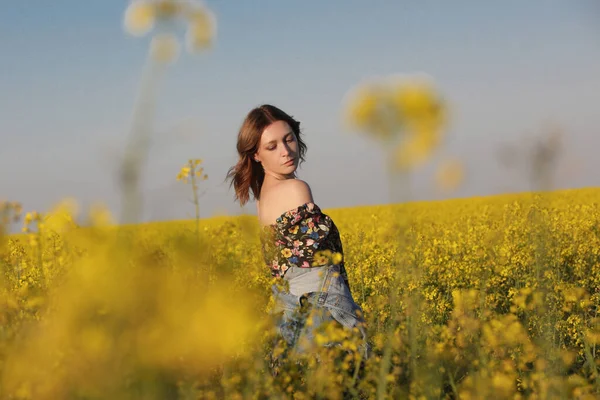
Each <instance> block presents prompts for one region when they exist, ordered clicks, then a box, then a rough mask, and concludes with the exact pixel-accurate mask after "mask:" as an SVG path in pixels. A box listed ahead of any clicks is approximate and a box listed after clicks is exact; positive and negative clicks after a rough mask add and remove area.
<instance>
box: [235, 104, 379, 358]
mask: <svg viewBox="0 0 600 400" xmlns="http://www.w3.org/2000/svg"><path fill="white" fill-rule="evenodd" d="M237 150H238V153H239V161H238V163H237V164H236V165H235V166H233V167H232V168H231V169H230V170H229V173H228V175H227V176H228V178H230V179H231V180H232V182H231V183H232V185H233V186H234V188H235V199H236V200H238V201H239V202H240V204H241V205H244V204H245V203H246V202H248V201H249V199H250V191H252V195H253V197H254V199H255V200H256V206H257V211H258V219H259V222H260V225H261V228H262V230H261V233H262V235H261V243H262V250H263V255H264V258H265V262H266V263H267V266H268V267H269V268H270V270H271V273H272V275H273V276H274V277H277V278H280V279H281V281H280V282H281V283H283V284H284V285H279V284H275V285H273V288H272V289H273V295H274V297H275V312H276V313H281V318H280V320H279V333H280V334H281V336H282V338H283V339H284V340H285V342H286V344H287V348H288V349H290V348H291V349H293V350H294V351H296V352H306V351H307V350H309V348H310V346H311V345H313V344H314V341H313V339H314V338H315V331H316V330H317V329H319V328H320V327H321V326H322V325H323V324H325V323H327V322H334V323H336V322H335V321H337V323H339V324H341V325H342V326H344V327H345V328H348V329H349V330H350V331H354V332H359V333H360V335H361V336H362V345H361V352H362V354H363V356H364V357H366V356H367V355H368V346H367V342H366V335H365V328H364V319H363V318H362V310H361V309H360V307H359V306H358V305H357V304H356V303H355V302H354V300H353V298H352V294H351V292H350V287H349V284H348V278H347V275H346V270H345V266H344V261H343V251H342V243H341V240H340V235H339V232H338V229H337V227H336V225H335V224H334V223H333V221H332V219H331V218H330V217H329V216H328V215H326V214H324V213H323V212H322V211H321V209H320V208H319V206H318V205H317V204H315V202H314V200H313V197H312V193H311V190H310V187H309V186H308V184H306V182H304V181H302V180H300V179H297V177H296V170H297V168H298V166H299V164H300V163H301V162H303V161H304V155H305V153H306V145H305V144H304V141H303V140H302V137H301V132H300V123H299V122H298V121H296V120H295V119H293V118H292V117H291V116H289V115H288V114H286V113H285V112H283V111H282V110H280V109H279V108H277V107H275V106H272V105H268V104H267V105H262V106H260V107H257V108H255V109H253V110H252V111H250V113H249V114H248V115H247V116H246V119H245V120H244V122H243V124H242V126H241V129H240V131H239V134H238V140H237ZM282 286H283V289H282V288H281V287H282ZM307 321H310V323H307ZM332 344H334V343H329V344H328V345H332Z"/></svg>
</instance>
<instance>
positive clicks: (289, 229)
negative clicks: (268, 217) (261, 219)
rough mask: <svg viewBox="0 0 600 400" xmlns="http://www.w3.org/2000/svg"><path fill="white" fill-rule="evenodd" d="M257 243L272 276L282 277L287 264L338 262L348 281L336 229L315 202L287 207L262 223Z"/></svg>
mask: <svg viewBox="0 0 600 400" xmlns="http://www.w3.org/2000/svg"><path fill="white" fill-rule="evenodd" d="M261 244H262V250H263V255H264V258H265V262H266V263H267V266H268V267H269V268H270V269H271V274H272V275H273V276H275V277H283V276H284V275H285V271H287V270H288V269H289V268H290V267H300V268H311V267H320V266H325V265H330V264H339V265H340V270H341V274H342V277H343V278H344V281H345V282H346V284H348V277H347V274H346V269H345V268H344V260H343V249H342V241H341V239H340V234H339V231H338V229H337V227H336V226H335V224H334V222H333V220H332V219H331V217H329V216H328V215H327V214H324V213H323V212H322V211H321V209H320V208H319V206H317V205H316V204H315V203H304V204H302V205H301V206H298V207H296V208H293V209H291V210H288V211H286V212H284V213H283V214H282V215H281V216H280V217H279V218H277V220H276V222H275V223H274V224H271V225H268V226H265V227H264V230H263V235H262V236H261ZM348 287H349V285H348Z"/></svg>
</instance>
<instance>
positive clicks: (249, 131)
mask: <svg viewBox="0 0 600 400" xmlns="http://www.w3.org/2000/svg"><path fill="white" fill-rule="evenodd" d="M277 121H285V122H287V124H288V125H289V126H290V127H291V128H292V131H293V132H294V134H295V135H296V140H297V141H298V157H299V163H298V166H299V165H300V163H301V162H303V161H304V155H305V154H306V144H305V143H304V141H303V140H302V137H301V132H300V122H299V121H297V120H295V119H294V118H292V117H291V116H290V115H288V114H287V113H285V112H284V111H282V110H281V109H279V108H277V107H275V106H273V105H270V104H263V105H261V106H259V107H256V108H254V109H252V110H251V111H250V112H249V113H248V115H247V116H246V118H245V119H244V122H243V123H242V126H241V128H240V130H239V132H238V139H237V151H238V155H239V160H238V162H237V164H236V165H234V166H233V167H231V168H230V169H229V171H228V173H227V178H226V179H230V180H231V183H230V186H229V187H230V188H231V186H233V187H234V189H235V200H236V201H239V203H240V205H241V206H243V205H244V204H246V203H247V202H248V201H249V200H250V191H252V195H253V197H254V199H255V200H259V199H260V189H261V187H262V184H263V181H264V179H265V171H264V169H263V167H262V164H261V163H259V162H258V161H256V160H255V159H254V154H255V153H256V152H257V150H258V146H259V145H260V138H261V136H262V133H263V131H264V130H265V129H266V128H267V127H268V126H269V125H271V124H272V123H273V122H277Z"/></svg>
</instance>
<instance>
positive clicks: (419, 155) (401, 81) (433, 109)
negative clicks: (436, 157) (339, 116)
mask: <svg viewBox="0 0 600 400" xmlns="http://www.w3.org/2000/svg"><path fill="white" fill-rule="evenodd" d="M344 114H345V121H346V125H347V126H348V127H349V128H350V129H353V130H358V131H361V132H364V133H366V134H368V135H370V136H372V137H374V138H376V139H377V140H381V141H382V142H383V145H384V146H385V147H386V150H387V151H389V155H390V157H391V160H390V161H392V163H393V167H394V168H395V169H400V170H408V169H411V168H414V167H416V166H418V165H420V164H422V163H423V162H424V161H426V160H427V159H428V158H429V156H430V154H431V153H432V152H433V151H434V150H435V149H436V148H437V147H438V145H439V144H440V141H441V138H442V133H443V129H444V127H445V124H446V109H445V106H444V103H443V102H442V100H441V98H440V96H439V94H438V93H437V91H436V89H435V87H434V85H433V83H432V82H431V80H430V79H428V78H425V77H423V76H415V77H397V76H390V77H384V78H382V79H377V80H371V81H367V82H363V83H361V84H359V85H357V86H356V87H355V88H353V89H352V90H351V91H350V92H349V93H348V94H347V96H346V99H345V110H344ZM397 139H400V140H401V142H400V143H399V144H397V145H396V144H395V141H396V140H397Z"/></svg>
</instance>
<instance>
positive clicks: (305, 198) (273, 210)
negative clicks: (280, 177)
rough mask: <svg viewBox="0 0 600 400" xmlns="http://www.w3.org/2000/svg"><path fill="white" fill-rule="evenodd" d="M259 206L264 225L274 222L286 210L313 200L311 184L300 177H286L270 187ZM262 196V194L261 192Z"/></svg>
mask: <svg viewBox="0 0 600 400" xmlns="http://www.w3.org/2000/svg"><path fill="white" fill-rule="evenodd" d="M264 194H265V195H266V196H264V198H263V199H262V202H261V205H260V206H258V209H259V215H260V220H261V221H262V223H263V225H266V224H270V223H273V222H274V221H275V219H276V218H277V217H279V216H281V214H283V213H284V212H286V211H288V210H291V209H293V208H296V207H298V206H301V205H303V204H305V203H311V202H313V201H314V200H313V197H312V192H311V190H310V186H309V185H308V184H307V183H306V182H305V181H302V180H300V179H286V180H285V181H281V182H280V183H277V185H275V186H272V187H271V188H269V190H268V191H267V192H265V193H264ZM261 196H262V194H261Z"/></svg>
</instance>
